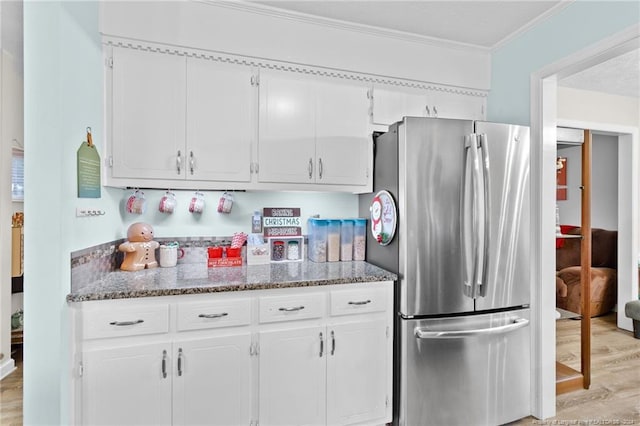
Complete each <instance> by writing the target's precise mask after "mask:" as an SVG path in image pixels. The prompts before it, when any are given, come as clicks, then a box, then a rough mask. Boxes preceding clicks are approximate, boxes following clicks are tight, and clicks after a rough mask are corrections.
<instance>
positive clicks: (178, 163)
mask: <svg viewBox="0 0 640 426" xmlns="http://www.w3.org/2000/svg"><path fill="white" fill-rule="evenodd" d="M181 169H182V153H181V152H180V150H178V156H177V157H176V171H177V172H178V174H180V171H181Z"/></svg>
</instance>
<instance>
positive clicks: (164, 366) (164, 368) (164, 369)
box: [162, 351, 167, 379]
mask: <svg viewBox="0 0 640 426" xmlns="http://www.w3.org/2000/svg"><path fill="white" fill-rule="evenodd" d="M162 378H163V379H166V378H167V351H162Z"/></svg>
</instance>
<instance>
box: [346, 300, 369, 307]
mask: <svg viewBox="0 0 640 426" xmlns="http://www.w3.org/2000/svg"><path fill="white" fill-rule="evenodd" d="M369 303H371V300H369V299H367V300H361V301H359V302H349V305H358V306H361V305H367V304H369Z"/></svg>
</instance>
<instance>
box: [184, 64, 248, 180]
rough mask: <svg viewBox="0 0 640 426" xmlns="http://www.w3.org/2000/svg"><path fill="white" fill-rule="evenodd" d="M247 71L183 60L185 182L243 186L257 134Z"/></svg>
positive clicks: (236, 66) (237, 67) (229, 66)
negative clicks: (226, 183)
mask: <svg viewBox="0 0 640 426" xmlns="http://www.w3.org/2000/svg"><path fill="white" fill-rule="evenodd" d="M251 82H252V73H251V68H250V67H247V66H240V65H232V64H221V63H218V62H214V61H211V60H206V59H197V58H187V150H186V153H185V155H186V156H187V163H186V167H187V172H186V175H187V179H189V180H214V181H223V182H224V181H233V182H248V181H249V180H250V179H251V171H250V166H251V144H252V141H253V140H254V138H255V132H256V123H255V117H256V114H255V113H256V107H255V105H256V99H257V98H256V94H255V92H256V90H257V89H256V88H255V86H253V85H252V84H251Z"/></svg>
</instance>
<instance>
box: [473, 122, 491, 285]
mask: <svg viewBox="0 0 640 426" xmlns="http://www.w3.org/2000/svg"><path fill="white" fill-rule="evenodd" d="M478 149H479V151H480V152H481V153H482V158H481V164H482V185H483V187H484V188H483V199H482V210H481V211H482V214H483V222H484V223H483V226H484V229H483V233H484V238H483V243H482V244H483V246H482V248H481V249H480V251H479V253H480V259H481V260H480V261H479V262H480V264H482V274H480V275H481V277H478V278H479V283H478V289H477V294H476V296H484V295H485V294H486V284H487V282H488V281H489V273H488V272H489V254H490V253H491V252H490V250H489V234H490V230H491V228H490V226H491V223H490V219H491V194H490V192H489V188H490V185H489V146H488V145H487V135H486V134H484V133H483V134H481V135H479V136H478Z"/></svg>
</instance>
